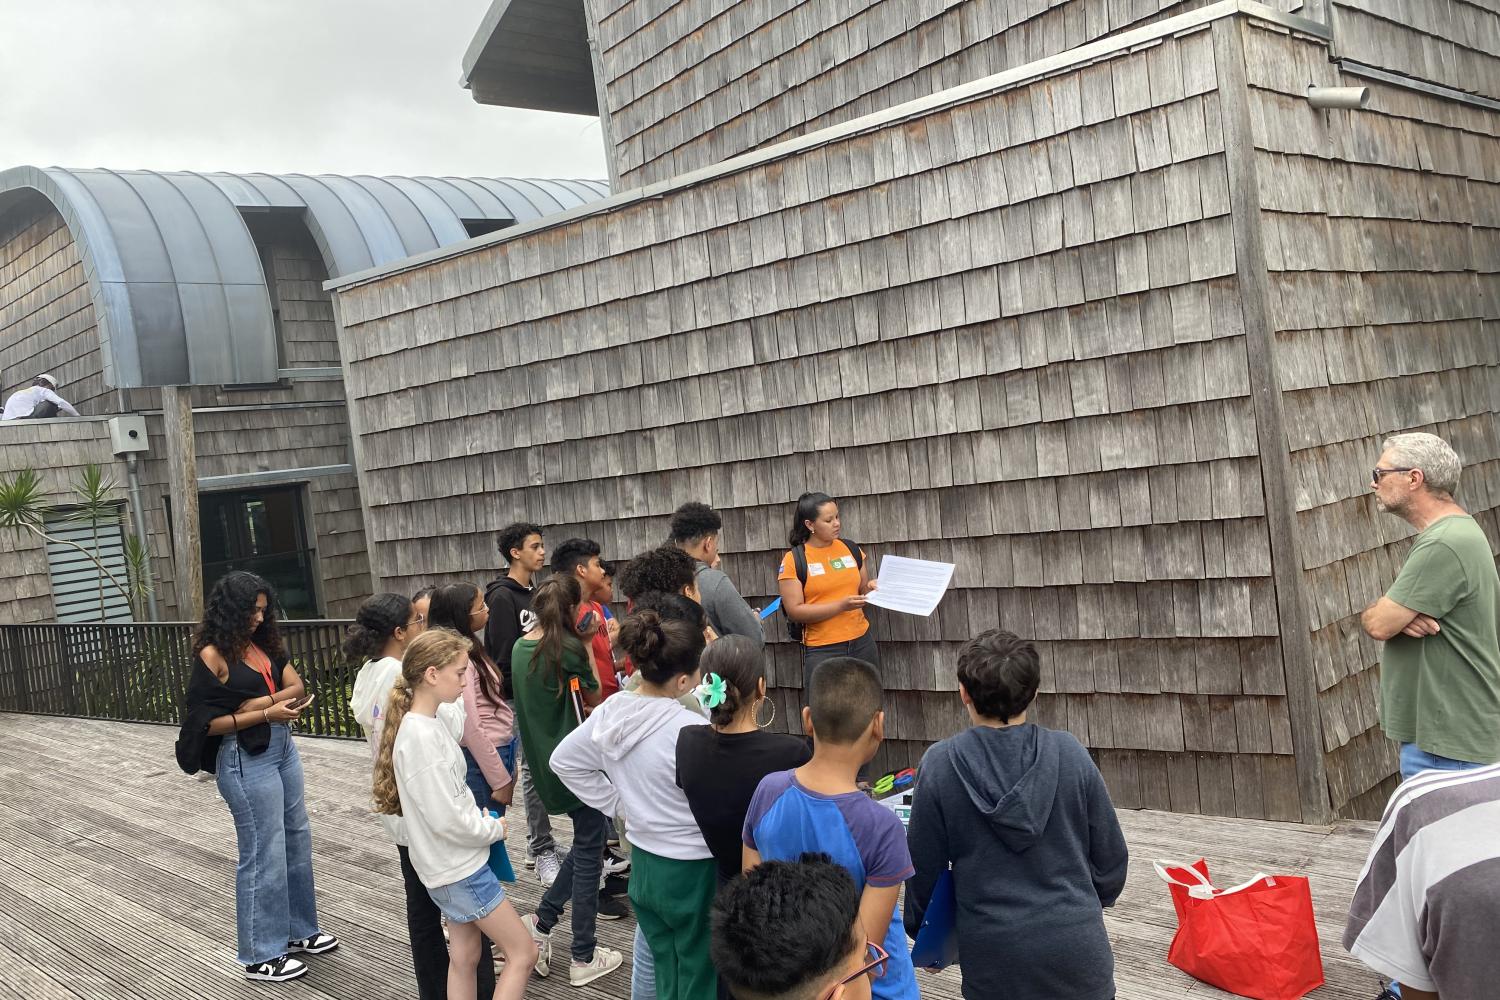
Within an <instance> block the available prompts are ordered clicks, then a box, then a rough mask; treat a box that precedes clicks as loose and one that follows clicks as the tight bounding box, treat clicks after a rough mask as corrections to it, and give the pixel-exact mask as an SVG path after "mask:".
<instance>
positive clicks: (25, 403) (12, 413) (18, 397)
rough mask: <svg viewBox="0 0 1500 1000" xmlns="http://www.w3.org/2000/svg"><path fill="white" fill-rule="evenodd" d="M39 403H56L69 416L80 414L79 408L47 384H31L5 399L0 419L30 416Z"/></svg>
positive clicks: (0, 411) (16, 418) (17, 418)
mask: <svg viewBox="0 0 1500 1000" xmlns="http://www.w3.org/2000/svg"><path fill="white" fill-rule="evenodd" d="M38 403H56V404H57V408H58V409H59V410H61V411H62V412H64V413H66V414H67V415H68V416H70V417H76V416H79V415H80V414H79V412H78V411H77V410H75V409H73V404H72V403H70V402H68V401H67V400H66V399H63V398H62V397H61V396H59V395H58V394H57V393H55V392H53V391H52V390H51V389H49V388H47V387H46V386H44V385H29V386H27V387H26V388H24V389H17V390H16V391H15V392H13V393H11V394H10V398H9V399H7V400H6V401H5V409H4V410H0V420H19V419H21V418H22V417H29V416H31V413H32V411H33V410H35V409H36V408H37V404H38Z"/></svg>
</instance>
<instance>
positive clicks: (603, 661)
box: [578, 601, 620, 701]
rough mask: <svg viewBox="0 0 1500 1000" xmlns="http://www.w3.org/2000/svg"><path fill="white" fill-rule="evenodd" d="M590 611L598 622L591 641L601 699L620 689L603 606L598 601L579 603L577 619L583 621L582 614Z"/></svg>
mask: <svg viewBox="0 0 1500 1000" xmlns="http://www.w3.org/2000/svg"><path fill="white" fill-rule="evenodd" d="M591 611H592V612H593V613H594V619H595V620H596V621H597V622H598V623H599V631H597V632H595V633H594V641H593V651H594V674H595V676H597V677H598V678H599V700H600V701H603V700H604V699H605V698H608V697H609V696H610V695H612V694H614V693H615V692H616V691H618V690H620V682H619V680H618V679H617V678H616V677H615V651H614V647H613V646H611V645H610V642H609V629H608V628H606V627H605V626H606V621H607V620H606V619H605V617H604V606H603V605H601V604H600V603H599V602H598V601H587V602H585V603H583V604H580V605H579V606H578V620H579V621H580V622H581V621H583V616H584V615H586V614H588V613H589V612H591Z"/></svg>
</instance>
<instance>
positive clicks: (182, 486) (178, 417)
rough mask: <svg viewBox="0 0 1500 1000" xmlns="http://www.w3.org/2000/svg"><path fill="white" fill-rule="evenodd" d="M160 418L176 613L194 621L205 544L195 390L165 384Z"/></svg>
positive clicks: (200, 592) (200, 600)
mask: <svg viewBox="0 0 1500 1000" xmlns="http://www.w3.org/2000/svg"><path fill="white" fill-rule="evenodd" d="M161 419H162V429H163V432H164V434H165V436H166V439H167V484H168V487H169V489H170V496H171V497H172V577H173V580H174V582H175V584H176V591H177V616H178V618H179V619H181V620H184V621H193V622H195V621H198V620H200V619H201V618H202V617H203V548H202V545H201V538H200V535H199V532H198V453H197V450H196V449H195V447H194V445H193V395H192V391H191V390H190V389H188V388H186V387H183V386H175V385H168V386H163V387H162V390H161Z"/></svg>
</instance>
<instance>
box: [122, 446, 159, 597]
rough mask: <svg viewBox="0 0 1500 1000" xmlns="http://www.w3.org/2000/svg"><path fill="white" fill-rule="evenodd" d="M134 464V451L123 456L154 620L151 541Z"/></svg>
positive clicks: (147, 594) (154, 595) (154, 585)
mask: <svg viewBox="0 0 1500 1000" xmlns="http://www.w3.org/2000/svg"><path fill="white" fill-rule="evenodd" d="M136 465H137V462H136V457H135V454H134V453H131V454H129V455H126V456H125V471H126V474H127V475H128V477H129V479H130V513H131V519H132V520H133V521H135V537H136V540H137V541H139V542H140V543H141V548H142V549H144V550H145V551H146V580H145V583H146V611H147V612H148V613H149V614H150V615H151V620H152V621H154V622H155V621H160V620H161V615H160V614H158V613H157V610H156V584H155V581H153V580H152V579H151V558H150V556H151V543H150V542H149V541H148V540H147V538H146V512H145V511H144V510H142V509H141V477H140V475H139V474H138V473H137V470H136Z"/></svg>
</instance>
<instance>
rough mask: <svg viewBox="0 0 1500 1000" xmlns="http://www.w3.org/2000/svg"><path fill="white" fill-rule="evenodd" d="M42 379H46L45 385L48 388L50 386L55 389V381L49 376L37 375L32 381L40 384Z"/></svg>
mask: <svg viewBox="0 0 1500 1000" xmlns="http://www.w3.org/2000/svg"><path fill="white" fill-rule="evenodd" d="M43 379H46V380H47V384H48V385H50V386H52V388H54V389H56V388H57V379H55V378H53V377H52V376H51V375H38V376H37V377H36V378H35V379H33V380H32V381H34V382H40V381H41V380H43Z"/></svg>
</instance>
